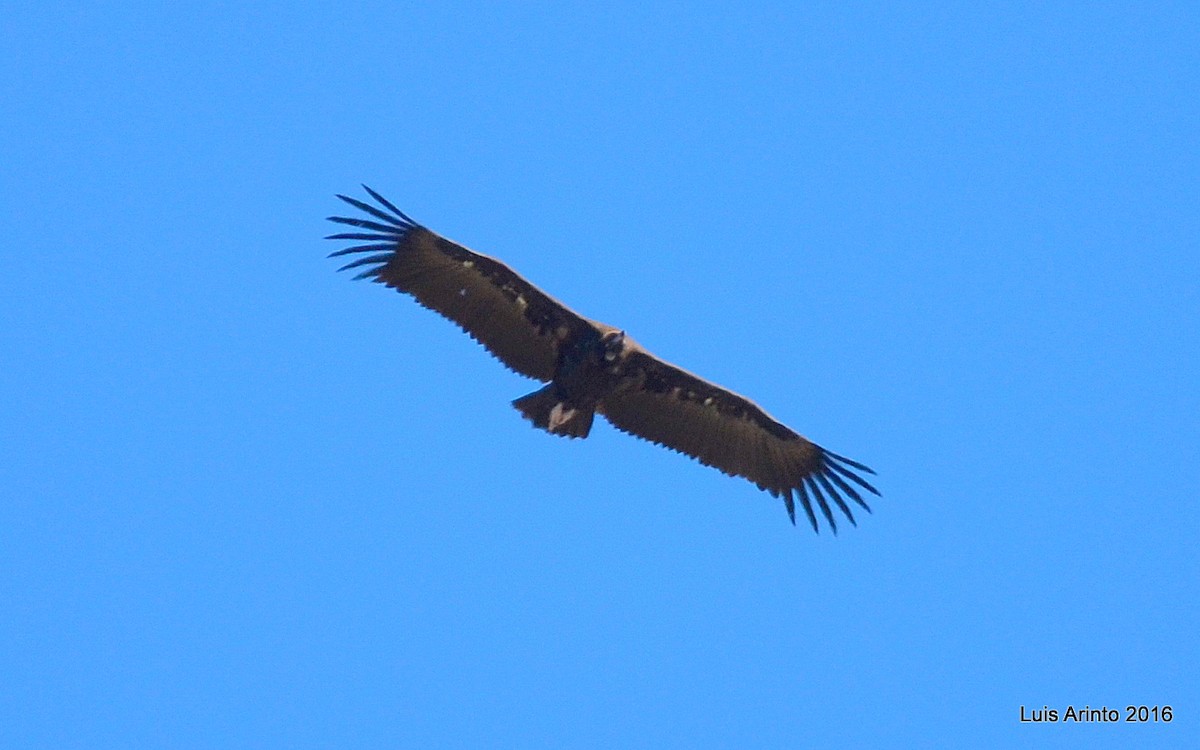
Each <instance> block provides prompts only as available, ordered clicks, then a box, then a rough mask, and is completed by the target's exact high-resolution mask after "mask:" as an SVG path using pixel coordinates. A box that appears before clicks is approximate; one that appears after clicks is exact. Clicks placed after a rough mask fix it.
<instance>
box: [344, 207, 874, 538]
mask: <svg viewBox="0 0 1200 750" xmlns="http://www.w3.org/2000/svg"><path fill="white" fill-rule="evenodd" d="M363 187H364V188H365V189H366V191H367V192H368V193H369V194H370V195H371V197H372V198H374V199H375V200H376V201H377V202H378V203H379V206H378V207H376V206H372V205H370V204H368V203H365V202H363V201H360V200H355V199H354V198H348V197H346V196H344V195H339V196H338V197H339V198H341V199H342V200H343V201H345V202H346V203H349V204H350V205H352V206H354V207H355V208H358V209H360V210H362V211H364V212H365V213H367V214H368V215H370V216H371V217H372V218H370V219H367V218H348V217H342V216H331V217H329V220H330V221H334V222H337V223H339V224H347V225H350V226H352V227H356V228H358V229H360V230H365V231H359V232H344V233H339V234H334V235H330V236H329V237H328V238H327V239H334V240H354V241H357V242H360V243H363V244H356V245H353V246H351V247H347V248H345V249H343V250H338V251H337V252H334V253H332V254H331V257H332V256H341V255H353V254H364V255H363V257H361V258H358V259H357V260H354V261H352V262H350V263H347V264H346V265H344V266H342V267H341V268H340V269H338V270H347V269H351V268H362V269H363V270H362V271H361V272H360V273H359V274H358V275H357V276H356V277H355V278H356V279H370V280H372V281H375V282H378V283H381V284H385V285H387V286H389V287H392V288H393V289H396V290H397V291H400V292H404V293H406V294H410V295H412V296H413V297H414V298H415V299H416V300H417V302H419V303H420V304H421V305H423V306H425V307H428V308H430V309H431V310H435V311H436V312H438V313H440V314H441V315H443V316H445V317H446V318H449V319H450V320H452V321H453V322H454V323H456V324H458V326H459V327H460V328H462V329H463V330H464V331H466V332H467V334H468V335H470V336H471V337H472V338H474V339H475V340H476V341H478V342H479V343H481V344H483V346H484V347H486V348H487V349H488V350H489V351H490V352H491V353H492V354H494V355H495V356H496V358H497V359H499V360H500V361H501V362H502V363H504V364H505V365H506V366H507V367H509V368H511V369H512V370H514V371H516V372H518V373H520V374H522V375H525V376H527V377H530V378H534V379H536V380H540V381H542V382H545V383H547V385H546V386H545V387H543V388H541V389H540V390H537V391H535V392H533V393H531V394H529V395H528V396H525V397H523V398H519V399H517V400H516V401H514V402H513V405H514V406H515V407H516V408H517V410H518V411H520V412H521V414H522V415H523V416H524V417H525V418H526V419H528V420H530V421H531V422H533V424H534V425H535V426H537V427H540V428H541V429H544V430H546V431H547V432H550V433H552V434H556V435H565V436H567V437H587V435H588V433H589V432H590V430H591V427H592V421H593V417H594V415H595V414H596V413H599V414H601V415H603V416H604V418H605V419H607V420H608V421H609V422H611V423H612V424H613V426H615V427H616V428H617V429H619V430H622V431H623V432H627V433H629V434H631V435H634V436H636V437H639V438H643V439H645V440H649V441H651V442H654V443H657V444H658V445H662V446H664V447H667V448H670V449H671V450H675V451H678V452H680V453H684V454H686V455H688V456H691V457H693V458H695V459H697V460H699V461H700V462H701V463H703V464H705V465H707V466H712V467H714V468H717V469H720V470H721V471H722V472H724V473H726V474H730V475H733V476H740V477H744V478H746V479H748V480H750V481H751V482H753V483H754V484H756V485H757V486H758V487H759V488H761V489H763V490H766V491H767V492H769V493H770V494H771V495H772V496H774V497H779V498H782V499H783V502H784V504H785V506H786V507H787V512H788V517H789V518H791V520H792V523H793V524H794V523H795V522H796V510H795V499H796V498H798V499H799V500H800V503H801V505H802V506H803V508H804V511H805V513H806V514H807V515H808V520H809V523H811V524H812V527H813V530H814V531H816V530H818V525H817V517H816V514H815V513H814V512H813V503H814V502H815V503H816V505H817V507H818V508H819V509H820V511H821V514H822V515H823V516H824V517H825V519H826V520H827V521H828V522H829V525H830V527H831V528H832V529H833V531H834V533H837V521H836V520H835V517H834V514H833V510H832V508H831V507H830V503H832V504H833V505H836V506H837V507H838V509H839V510H841V512H842V513H844V514H845V515H846V517H847V518H849V519H850V522H851V523H856V522H855V520H854V514H853V513H852V512H851V509H850V505H849V504H847V502H846V499H847V498H848V499H849V500H851V501H853V502H854V503H856V504H857V505H859V506H861V507H862V508H863V509H865V510H867V511H868V512H869V511H870V510H871V509H870V507H868V505H867V503H866V502H865V501H864V500H863V498H862V496H861V495H860V494H859V490H866V491H868V492H871V493H873V494H876V495H878V494H879V492H878V490H876V489H875V488H874V487H872V486H871V484H870V483H869V482H867V481H866V480H865V479H863V477H862V476H861V473H860V472H862V473H868V474H874V473H875V472H873V471H871V469H869V468H867V467H866V466H863V465H862V464H860V463H857V462H855V461H851V460H850V459H848V458H844V457H842V456H839V455H837V454H835V453H831V452H829V451H827V450H825V449H824V448H822V447H820V446H819V445H817V444H815V443H813V442H811V441H809V440H807V439H805V438H804V437H802V436H800V435H799V434H797V433H796V432H794V431H792V430H791V429H790V428H788V427H786V426H785V425H783V424H782V423H781V422H779V421H777V420H776V419H774V418H773V417H771V416H770V415H769V414H767V413H766V412H765V411H763V410H762V409H761V408H760V407H759V406H758V405H757V404H755V403H754V402H753V401H750V400H749V399H747V398H745V397H743V396H739V395H738V394H736V393H733V392H732V391H729V390H727V389H725V388H722V387H720V386H718V385H715V384H714V383H710V382H708V381H707V380H703V379H701V378H699V377H697V376H695V375H693V374H691V373H690V372H687V371H685V370H681V369H680V368H678V367H675V366H674V365H672V364H670V363H668V362H664V361H663V360H661V359H658V358H657V357H655V356H654V355H653V354H651V353H650V352H648V351H646V350H645V349H643V348H642V347H641V346H639V345H638V344H637V343H636V342H635V341H634V340H633V339H632V338H630V337H628V336H626V335H625V332H624V331H621V330H620V329H617V328H614V327H612V326H609V325H605V324H603V323H599V322H597V321H594V320H589V319H587V318H585V317H583V316H581V315H579V314H578V313H576V312H574V311H573V310H571V309H570V308H568V307H567V306H566V305H564V304H562V303H561V302H559V301H558V300H556V299H554V298H553V297H551V296H549V295H547V294H546V293H545V292H543V291H542V290H540V289H538V288H537V287H535V286H534V285H533V284H530V283H529V282H528V281H526V280H525V279H524V278H522V277H521V276H520V275H518V274H517V273H516V272H515V271H513V270H512V269H511V268H509V267H508V266H506V265H505V264H503V263H501V262H500V261H498V260H496V259H495V258H489V257H488V256H486V255H480V254H479V253H475V252H472V251H471V250H468V249H467V248H465V247H463V246H462V245H459V244H457V243H455V242H451V241H450V240H448V239H446V238H445V237H441V236H439V235H437V234H434V233H433V232H431V231H429V230H428V229H426V228H425V227H423V226H421V225H420V224H418V223H417V222H415V221H413V220H412V219H411V218H409V217H408V216H406V215H405V214H404V213H403V212H402V211H400V210H399V209H398V208H396V207H395V206H393V205H392V204H391V203H389V202H388V201H387V200H385V199H384V198H383V197H382V196H380V195H379V194H378V193H376V192H375V191H374V190H371V189H370V188H368V187H366V186H365V185H364V186H363Z"/></svg>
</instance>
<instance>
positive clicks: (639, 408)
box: [598, 347, 879, 534]
mask: <svg viewBox="0 0 1200 750" xmlns="http://www.w3.org/2000/svg"><path fill="white" fill-rule="evenodd" d="M625 363H626V375H627V376H628V383H629V385H628V386H627V387H625V388H623V389H618V390H617V392H616V393H614V394H612V395H610V396H608V397H606V398H605V399H604V401H602V402H601V403H600V406H599V409H598V410H599V411H600V412H601V413H602V414H603V415H604V416H605V418H606V419H608V421H609V422H611V423H612V424H613V426H614V427H616V428H617V429H619V430H621V431H623V432H627V433H629V434H631V435H634V436H636V437H640V438H643V439H645V440H649V441H651V442H654V443H657V444H659V445H662V446H664V447H666V448H670V449H671V450H675V451H679V452H680V453H684V454H687V455H689V456H691V457H692V458H695V459H697V460H698V461H700V463H702V464H705V465H707V466H712V467H714V468H717V469H720V470H721V471H722V472H724V473H726V474H729V475H732V476H739V477H745V478H746V479H749V480H750V481H751V482H754V484H756V485H758V486H759V488H761V489H764V490H766V491H767V492H769V493H770V494H771V495H772V496H774V497H781V498H783V502H784V504H785V505H786V506H787V512H788V517H789V518H791V520H792V523H793V524H794V523H796V506H795V501H794V498H799V499H800V502H801V504H802V505H803V506H804V510H805V512H806V513H807V514H808V521H809V523H811V524H812V527H813V530H814V531H817V530H818V528H817V517H816V515H815V514H814V513H813V501H815V502H816V504H817V506H818V507H819V508H820V509H821V513H822V514H823V515H824V516H825V518H826V520H828V521H829V525H830V526H831V527H832V528H833V532H834V533H835V534H836V533H837V521H835V520H834V515H833V511H832V510H831V508H830V503H833V504H835V505H837V507H838V508H840V509H841V511H842V512H843V513H845V514H846V517H847V518H849V519H850V523H853V524H856V525H857V522H856V521H855V520H854V514H853V513H851V511H850V506H849V505H848V504H847V503H846V500H845V498H849V499H850V500H852V501H854V502H855V503H857V504H858V505H860V506H861V507H862V508H864V509H865V510H866V511H867V512H870V510H871V508H870V507H869V506H868V505H867V503H866V502H865V501H864V500H863V498H862V496H861V495H860V494H859V489H863V490H866V491H868V492H872V493H874V494H876V495H878V494H879V491H878V490H876V489H875V488H874V487H872V486H871V484H870V483H869V482H867V481H866V480H865V479H863V478H862V476H861V475H860V473H859V472H864V473H867V474H874V473H875V472H873V471H871V469H869V468H867V467H866V466H863V465H862V464H860V463H857V462H855V461H851V460H850V459H848V458H844V457H842V456H839V455H837V454H835V453H830V452H829V451H827V450H825V449H824V448H822V447H821V446H819V445H817V444H815V443H813V442H811V441H809V440H806V439H805V438H803V437H801V436H800V435H798V434H797V433H796V432H794V431H792V430H791V429H789V428H788V427H787V426H785V425H783V424H782V423H780V422H779V421H777V420H776V419H774V418H773V417H771V415H769V414H767V413H766V412H765V411H763V410H762V409H761V408H760V407H759V406H758V405H757V404H755V403H754V402H753V401H750V400H749V399H747V398H744V397H743V396H739V395H738V394H736V393H734V392H732V391H729V390H726V389H725V388H722V387H720V386H719V385H716V384H714V383H710V382H708V381H707V380H704V379H702V378H699V377H697V376H695V375H693V374H691V373H690V372H687V371H685V370H681V369H679V368H678V367H675V366H674V365H672V364H669V363H667V362H664V361H662V360H661V359H658V358H657V357H655V356H654V355H652V354H650V353H649V352H647V351H646V350H645V349H642V348H641V347H636V348H634V349H633V350H632V351H630V352H629V353H628V355H627V357H626V360H625ZM856 485H857V488H858V489H856Z"/></svg>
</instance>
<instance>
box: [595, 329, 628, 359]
mask: <svg viewBox="0 0 1200 750" xmlns="http://www.w3.org/2000/svg"><path fill="white" fill-rule="evenodd" d="M600 345H601V348H602V350H603V352H604V361H605V362H615V361H616V360H617V358H618V357H620V356H621V352H622V351H624V349H625V332H624V331H608V332H606V333H605V334H604V335H603V336H601V337H600Z"/></svg>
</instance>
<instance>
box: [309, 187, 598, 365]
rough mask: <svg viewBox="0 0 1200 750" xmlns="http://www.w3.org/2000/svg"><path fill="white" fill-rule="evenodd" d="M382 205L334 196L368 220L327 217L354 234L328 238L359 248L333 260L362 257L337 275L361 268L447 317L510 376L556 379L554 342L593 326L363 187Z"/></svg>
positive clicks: (511, 272) (508, 270) (505, 269)
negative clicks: (499, 362) (357, 255)
mask: <svg viewBox="0 0 1200 750" xmlns="http://www.w3.org/2000/svg"><path fill="white" fill-rule="evenodd" d="M363 188H364V189H365V190H366V191H367V192H368V193H369V194H370V195H371V197H372V198H374V199H375V200H376V201H377V202H378V203H379V206H380V207H377V206H372V205H370V204H369V203H366V202H363V201H360V200H356V199H354V198H349V197H346V196H344V195H339V196H338V197H339V198H341V199H342V200H343V201H345V202H346V203H348V204H350V205H351V206H354V207H355V208H357V209H359V210H361V211H363V212H364V213H366V214H367V215H369V216H370V217H372V218H370V219H368V218H358V217H353V218H351V217H344V216H330V217H329V220H330V221H333V222H336V223H338V224H345V225H348V226H351V227H355V228H356V229H359V230H365V231H355V232H343V233H340V234H333V235H330V236H329V237H328V238H327V239H334V240H354V241H358V242H362V243H364V244H356V245H353V246H351V247H347V248H345V249H343V250H338V251H337V252H334V253H331V254H330V255H331V257H333V256H344V255H355V254H359V253H364V254H366V255H364V257H361V258H358V259H356V260H353V261H351V262H350V263H347V264H346V265H344V266H342V267H341V268H340V269H338V270H348V269H353V268H363V269H364V270H363V271H362V272H360V273H359V274H358V275H357V276H356V277H355V278H356V279H370V280H371V281H375V282H378V283H381V284H386V285H387V286H389V287H391V288H393V289H396V290H397V291H400V292H404V293H406V294H411V295H412V296H413V297H414V298H415V299H416V300H417V302H419V303H420V304H421V305H423V306H424V307H427V308H429V309H431V310H434V311H435V312H438V313H440V314H441V315H443V316H445V317H446V318H449V319H450V320H451V321H453V322H454V323H456V324H457V325H458V326H459V327H460V328H462V329H463V330H464V331H466V333H467V334H468V335H470V336H471V338H473V339H475V340H476V341H478V342H479V343H481V344H483V346H484V347H486V348H487V349H488V351H490V352H491V353H492V354H493V355H495V356H496V358H497V359H499V360H500V361H501V362H503V363H504V364H505V365H506V366H507V367H509V368H511V369H512V370H514V371H516V372H518V373H520V374H522V375H526V376H528V377H531V378H536V379H538V380H542V381H548V380H551V379H552V378H553V377H554V370H555V365H556V363H557V360H558V345H559V342H560V341H561V340H562V339H563V338H565V337H567V336H568V335H570V334H572V333H577V332H578V331H580V330H581V328H582V327H585V326H589V325H590V321H588V320H587V319H585V318H583V317H582V316H580V315H578V314H577V313H575V312H573V311H572V310H571V309H569V308H568V307H567V306H566V305H563V304H562V303H561V302H559V301H558V300H556V299H554V298H553V297H550V296H549V295H547V294H546V293H544V292H542V291H541V290H540V289H538V288H537V287H535V286H534V285H533V284H531V283H529V282H528V281H526V280H525V279H524V278H522V277H521V276H520V275H519V274H518V273H517V272H516V271H514V270H512V269H511V268H509V267H508V266H507V265H505V264H504V263H501V262H500V261H498V260H496V259H495V258H490V257H488V256H486V255H481V254H479V253H476V252H472V251H471V250H468V249H467V248H465V247H463V246H462V245H459V244H457V243H455V242H452V241H450V240H448V239H446V238H445V237H441V236H439V235H437V234H435V233H433V232H431V231H429V230H428V229H426V228H425V227H423V226H421V225H420V224H418V223H417V222H416V221H413V219H412V218H410V217H409V216H407V215H405V214H404V213H403V212H402V211H400V210H399V209H397V208H396V207H395V206H393V205H392V204H391V203H389V202H388V201H387V200H386V199H384V198H383V197H382V196H381V195H379V194H378V193H376V192H375V191H374V190H371V188H369V187H367V186H366V185H364V186H363Z"/></svg>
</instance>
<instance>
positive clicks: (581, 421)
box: [512, 383, 596, 438]
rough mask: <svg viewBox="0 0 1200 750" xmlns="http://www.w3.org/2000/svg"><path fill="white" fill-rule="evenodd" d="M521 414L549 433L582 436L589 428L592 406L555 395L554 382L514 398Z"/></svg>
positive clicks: (584, 435) (574, 436)
mask: <svg viewBox="0 0 1200 750" xmlns="http://www.w3.org/2000/svg"><path fill="white" fill-rule="evenodd" d="M512 403H513V406H515V407H516V409H517V411H519V412H521V416H523V417H525V418H526V419H528V420H529V421H530V422H533V425H534V427H540V428H542V429H543V430H545V431H546V432H549V433H550V434H552V435H566V436H567V437H572V438H577V437H579V438H585V437H587V436H588V433H589V432H591V431H592V419H593V418H594V417H595V416H596V410H595V409H584V408H581V407H578V406H574V405H572V404H570V403H568V402H566V401H564V400H563V398H562V397H561V396H559V395H558V392H557V390H556V389H555V387H554V384H553V383H551V384H550V385H548V386H546V387H545V388H542V389H541V390H537V391H534V392H533V393H531V394H529V395H528V396H522V397H521V398H519V399H517V400H516V401H513V402H512Z"/></svg>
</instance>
